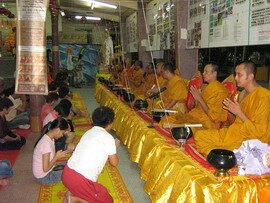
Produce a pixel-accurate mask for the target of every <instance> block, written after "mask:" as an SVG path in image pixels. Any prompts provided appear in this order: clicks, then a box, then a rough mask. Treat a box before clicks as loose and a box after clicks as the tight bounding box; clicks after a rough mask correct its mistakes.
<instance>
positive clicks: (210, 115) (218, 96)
mask: <svg viewBox="0 0 270 203" xmlns="http://www.w3.org/2000/svg"><path fill="white" fill-rule="evenodd" d="M217 74H218V66H217V65H216V64H214V63H209V64H207V65H206V66H205V67H204V72H203V80H204V82H206V83H208V85H207V86H206V87H205V88H204V89H203V90H202V92H201V91H200V90H199V89H197V88H196V87H194V86H193V87H191V94H192V96H193V97H194V100H195V101H196V103H197V105H196V107H195V108H194V109H192V110H191V111H190V112H188V113H186V114H181V113H180V114H178V115H177V116H175V117H174V116H170V118H169V121H173V120H174V119H176V121H175V122H174V123H178V124H179V123H180V124H188V123H199V124H203V128H205V129H209V128H210V129H211V128H216V129H218V128H219V127H220V123H221V122H223V121H226V119H227V111H226V110H225V109H223V108H222V107H223V105H222V102H223V100H224V99H226V98H227V97H228V96H229V91H228V90H227V89H226V88H225V87H224V85H223V84H221V83H220V82H219V81H217ZM197 129H198V128H192V131H193V133H194V132H195V130H197Z"/></svg>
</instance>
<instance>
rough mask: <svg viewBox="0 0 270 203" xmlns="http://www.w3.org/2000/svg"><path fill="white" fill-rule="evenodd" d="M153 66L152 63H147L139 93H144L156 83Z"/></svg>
mask: <svg viewBox="0 0 270 203" xmlns="http://www.w3.org/2000/svg"><path fill="white" fill-rule="evenodd" d="M154 69H155V67H154V64H153V63H148V64H147V66H146V68H145V74H144V76H143V85H142V86H141V91H140V92H139V94H140V95H145V94H146V92H147V91H148V90H149V89H151V88H152V87H153V86H154V84H155V83H156V75H155V70H154Z"/></svg>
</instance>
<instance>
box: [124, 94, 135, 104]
mask: <svg viewBox="0 0 270 203" xmlns="http://www.w3.org/2000/svg"><path fill="white" fill-rule="evenodd" d="M123 97H124V100H125V101H126V102H133V101H134V99H135V95H134V94H132V93H130V92H124V94H123Z"/></svg>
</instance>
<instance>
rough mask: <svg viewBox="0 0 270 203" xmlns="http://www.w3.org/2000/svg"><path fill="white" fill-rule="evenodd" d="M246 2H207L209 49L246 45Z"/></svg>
mask: <svg viewBox="0 0 270 203" xmlns="http://www.w3.org/2000/svg"><path fill="white" fill-rule="evenodd" d="M248 8H249V1H248V0H221V1H220V0H211V1H210V2H209V9H210V10H209V12H210V14H209V47H221V46H240V45H246V44H248V21H247V19H248V16H249V9H248Z"/></svg>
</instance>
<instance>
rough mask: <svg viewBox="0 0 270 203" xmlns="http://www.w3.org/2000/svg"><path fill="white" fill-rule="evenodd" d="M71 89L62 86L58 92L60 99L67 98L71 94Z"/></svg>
mask: <svg viewBox="0 0 270 203" xmlns="http://www.w3.org/2000/svg"><path fill="white" fill-rule="evenodd" d="M69 92H70V91H69V88H68V87H67V86H60V87H59V90H58V94H59V98H65V97H66V96H67V95H68V94H69Z"/></svg>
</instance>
